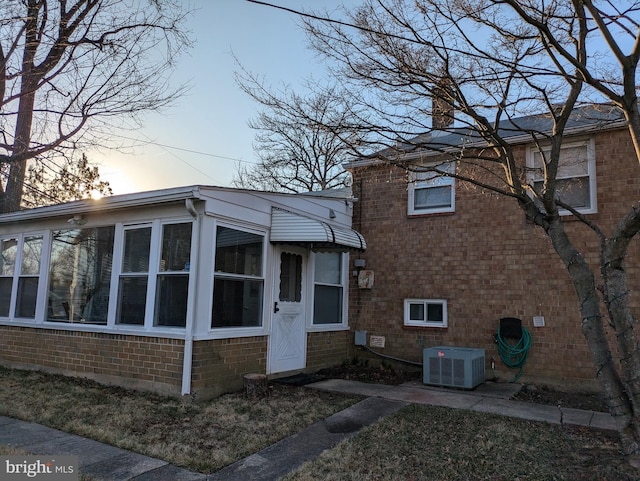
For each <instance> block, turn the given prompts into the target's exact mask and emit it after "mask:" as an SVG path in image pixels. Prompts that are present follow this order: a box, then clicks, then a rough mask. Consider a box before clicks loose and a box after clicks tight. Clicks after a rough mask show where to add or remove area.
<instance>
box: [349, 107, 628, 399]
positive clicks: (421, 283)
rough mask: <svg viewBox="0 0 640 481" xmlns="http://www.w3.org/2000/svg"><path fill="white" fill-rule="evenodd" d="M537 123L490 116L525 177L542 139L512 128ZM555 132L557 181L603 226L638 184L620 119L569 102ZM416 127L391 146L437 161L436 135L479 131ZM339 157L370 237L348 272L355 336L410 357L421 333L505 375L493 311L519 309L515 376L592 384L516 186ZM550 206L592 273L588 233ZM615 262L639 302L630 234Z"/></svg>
mask: <svg viewBox="0 0 640 481" xmlns="http://www.w3.org/2000/svg"><path fill="white" fill-rule="evenodd" d="M516 127H517V128H516ZM548 128H550V122H549V119H547V118H545V117H544V116H535V115H532V116H529V117H522V118H519V119H515V120H513V121H512V122H503V123H502V124H501V129H502V133H503V135H504V136H505V137H506V138H508V139H509V142H510V145H511V146H512V148H513V149H514V152H515V153H516V155H517V156H518V158H519V159H520V161H521V163H522V165H523V166H527V167H528V170H529V175H530V176H532V177H531V178H530V181H531V182H532V183H534V184H535V182H536V181H537V178H536V175H537V170H536V168H537V167H538V166H539V156H540V151H539V150H538V148H536V146H534V145H533V142H532V140H531V136H530V135H526V134H524V132H525V131H526V130H528V129H530V130H538V131H545V130H546V129H548ZM566 132H567V135H566V136H565V141H564V147H563V151H562V154H561V168H560V172H559V178H561V179H562V180H560V181H559V184H560V185H561V191H560V192H561V193H560V195H561V196H563V200H565V201H566V202H568V203H569V205H571V206H573V207H574V208H576V209H577V210H578V211H580V212H582V213H584V214H585V215H586V216H587V218H588V219H591V220H593V221H594V222H596V223H597V224H598V225H600V226H601V227H602V228H603V229H604V231H605V232H608V231H610V230H611V229H612V227H613V225H614V223H615V222H616V220H617V219H619V218H620V217H621V216H622V215H623V213H625V212H627V211H628V209H629V208H630V207H631V206H632V204H633V203H637V201H638V194H639V192H640V176H639V175H638V159H637V158H636V154H635V152H634V149H633V145H632V141H631V138H630V135H629V133H628V131H627V130H626V125H625V122H624V119H623V118H622V116H621V114H620V112H619V111H617V110H616V109H614V108H612V107H610V106H609V107H607V106H599V107H596V106H592V107H584V108H580V109H576V110H575V112H574V114H573V116H572V119H571V121H570V122H569V124H568V126H567V131H566ZM417 140H418V141H419V143H420V144H422V145H423V147H421V148H418V149H414V150H411V149H409V148H407V150H406V151H405V152H404V153H403V154H402V160H403V161H410V162H413V163H417V164H418V165H438V164H440V170H446V169H452V168H455V167H454V165H453V163H447V162H445V163H442V162H443V155H444V154H443V149H446V148H450V149H451V150H452V151H453V152H458V151H459V149H460V148H461V147H462V146H463V145H464V148H465V149H467V151H468V152H472V151H473V149H481V148H482V147H483V146H484V145H485V144H483V142H482V141H481V140H480V139H479V138H478V137H477V136H474V135H473V134H472V133H471V132H469V131H468V130H466V129H464V128H459V129H458V128H453V127H451V128H449V129H447V130H446V131H440V132H434V133H432V134H428V135H425V136H423V137H422V138H419V139H417ZM430 146H432V147H434V152H431V151H430V150H429V147H430ZM542 148H543V149H544V145H543V146H542ZM470 155H473V154H470ZM445 158H446V156H445ZM449 159H450V158H449ZM346 167H347V168H348V170H350V171H351V173H352V175H353V195H354V196H355V197H357V198H358V199H359V202H358V204H357V206H356V208H355V210H354V219H353V226H354V228H355V229H357V230H358V232H360V233H361V234H362V235H363V236H364V237H365V238H366V239H367V245H368V248H367V251H366V252H365V253H362V254H360V255H358V256H355V258H354V260H353V262H355V263H356V264H354V266H356V265H357V266H360V267H361V268H364V269H366V271H367V274H368V275H369V276H371V277H372V278H373V283H370V285H369V286H367V287H365V286H363V285H358V284H356V283H355V282H354V283H352V287H351V295H350V305H349V309H350V314H349V319H350V325H351V328H352V329H353V330H354V331H356V338H357V337H358V335H359V336H362V335H363V333H366V334H365V335H366V336H367V339H366V340H362V339H361V342H360V343H359V344H364V343H365V342H366V346H367V348H368V349H371V350H373V351H375V352H377V353H379V354H383V355H385V356H390V357H392V358H400V359H403V360H407V361H410V362H414V363H421V362H422V360H423V350H424V349H425V348H429V347H434V346H459V347H469V348H482V349H484V350H485V365H486V371H487V377H488V378H491V377H493V376H494V374H495V376H497V377H498V378H499V379H501V380H510V379H512V378H513V377H514V375H516V374H517V371H516V370H513V369H509V368H508V367H506V366H505V365H504V363H503V362H502V360H501V358H500V355H499V354H500V353H499V351H498V347H497V345H496V343H495V342H494V336H495V335H496V333H497V329H498V326H499V320H500V319H501V318H505V317H511V318H517V319H520V320H521V321H522V325H523V326H524V327H526V328H527V329H528V331H529V332H530V333H531V337H532V345H531V348H530V349H529V356H528V360H527V362H526V365H525V368H524V370H523V377H522V380H529V381H533V382H540V383H546V384H555V385H563V386H565V387H566V386H568V385H576V386H578V385H579V386H582V387H591V385H594V386H595V381H594V379H595V368H594V365H593V362H592V360H591V355H590V352H589V349H588V347H587V344H586V341H585V338H584V336H583V334H582V332H581V317H580V313H579V310H578V300H577V297H576V294H575V291H574V288H573V286H572V283H571V280H570V278H569V275H568V273H567V271H566V268H565V267H564V265H563V264H562V262H561V261H560V259H559V258H558V256H557V255H556V253H555V252H554V250H553V248H552V246H551V243H550V241H549V240H548V239H547V238H546V236H545V235H544V233H543V232H542V230H541V229H540V228H539V227H536V226H535V225H533V224H532V223H530V222H528V221H527V220H526V219H525V216H524V214H523V213H522V211H521V210H520V208H519V206H518V205H517V203H516V201H515V200H513V199H510V198H507V197H504V196H500V195H497V194H494V193H491V192H490V191H488V190H485V189H482V188H479V187H476V186H472V185H470V184H469V183H465V182H462V181H460V180H455V179H454V178H452V177H442V176H435V175H434V174H433V173H432V172H418V173H411V172H407V169H406V168H402V167H401V166H394V165H391V164H390V163H388V162H384V161H381V160H378V159H376V158H373V157H372V158H360V159H357V160H355V161H353V162H351V163H349V164H347V165H346ZM459 168H460V167H459ZM562 214H563V220H565V221H566V224H565V225H566V229H567V232H568V234H569V236H570V238H571V239H572V240H573V241H574V242H575V243H576V245H577V246H578V248H579V249H581V250H583V252H584V253H585V254H586V256H587V259H588V261H589V262H590V263H591V264H592V265H593V266H594V271H595V272H596V274H597V272H598V267H597V266H598V258H597V255H598V245H599V244H598V238H597V237H596V235H594V233H593V232H592V231H591V230H590V229H589V228H588V227H587V226H586V225H585V224H584V223H582V222H579V221H578V220H577V219H575V217H573V216H572V215H571V214H570V213H569V212H564V213H562ZM626 267H627V271H628V277H629V282H630V285H631V288H632V292H631V302H632V306H634V307H640V295H639V293H640V275H639V274H640V249H639V247H638V241H637V240H635V241H634V242H633V243H632V246H631V248H630V251H629V255H628V258H627V265H626ZM603 312H605V311H603ZM372 339H373V340H374V341H375V343H376V345H377V347H374V346H372V345H371V341H372ZM358 355H362V356H366V355H369V353H365V352H360V353H359V354H358ZM492 368H495V371H492Z"/></svg>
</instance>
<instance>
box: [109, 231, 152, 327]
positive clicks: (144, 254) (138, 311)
mask: <svg viewBox="0 0 640 481" xmlns="http://www.w3.org/2000/svg"><path fill="white" fill-rule="evenodd" d="M123 244H124V246H123V247H124V252H123V255H122V269H121V274H120V281H119V287H118V310H117V314H116V322H117V323H119V324H133V325H136V324H137V325H143V324H144V317H145V309H146V305H147V285H148V283H149V252H150V248H151V227H150V226H149V227H138V228H129V229H126V230H125V231H124V239H123Z"/></svg>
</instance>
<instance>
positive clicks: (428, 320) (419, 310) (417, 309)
mask: <svg viewBox="0 0 640 481" xmlns="http://www.w3.org/2000/svg"><path fill="white" fill-rule="evenodd" d="M404 325H405V326H418V327H447V301H446V299H405V300H404Z"/></svg>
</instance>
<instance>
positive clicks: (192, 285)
mask: <svg viewBox="0 0 640 481" xmlns="http://www.w3.org/2000/svg"><path fill="white" fill-rule="evenodd" d="M184 206H185V208H186V209H187V212H188V213H189V214H190V215H191V217H193V229H192V232H195V236H194V239H193V241H192V243H191V261H190V264H189V295H190V298H191V299H190V300H191V302H190V304H189V305H188V306H187V319H186V325H185V333H184V354H183V360H182V395H183V396H187V395H189V394H191V371H192V367H193V329H194V324H195V323H194V311H195V299H196V298H197V296H196V292H195V291H196V287H197V285H198V258H199V255H200V217H199V216H198V211H197V210H196V208H195V206H194V205H193V200H192V199H185V201H184Z"/></svg>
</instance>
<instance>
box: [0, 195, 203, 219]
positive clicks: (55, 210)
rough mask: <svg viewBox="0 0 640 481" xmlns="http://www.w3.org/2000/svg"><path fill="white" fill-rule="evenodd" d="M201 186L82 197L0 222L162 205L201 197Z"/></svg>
mask: <svg viewBox="0 0 640 481" xmlns="http://www.w3.org/2000/svg"><path fill="white" fill-rule="evenodd" d="M200 198H202V196H201V193H200V186H197V185H195V186H188V187H177V188H173V189H162V190H154V191H149V192H139V193H135V194H122V195H114V196H111V197H103V198H102V199H85V200H76V201H73V202H67V203H65V204H57V205H51V206H46V207H37V208H35V209H25V210H19V211H16V212H10V213H8V214H3V215H0V225H1V224H10V223H15V222H22V221H30V220H38V219H43V218H51V217H55V216H67V215H69V216H72V215H82V214H88V213H93V212H108V211H112V210H117V209H126V208H131V207H140V206H145V205H155V204H165V203H168V202H178V201H183V200H185V199H200Z"/></svg>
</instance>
